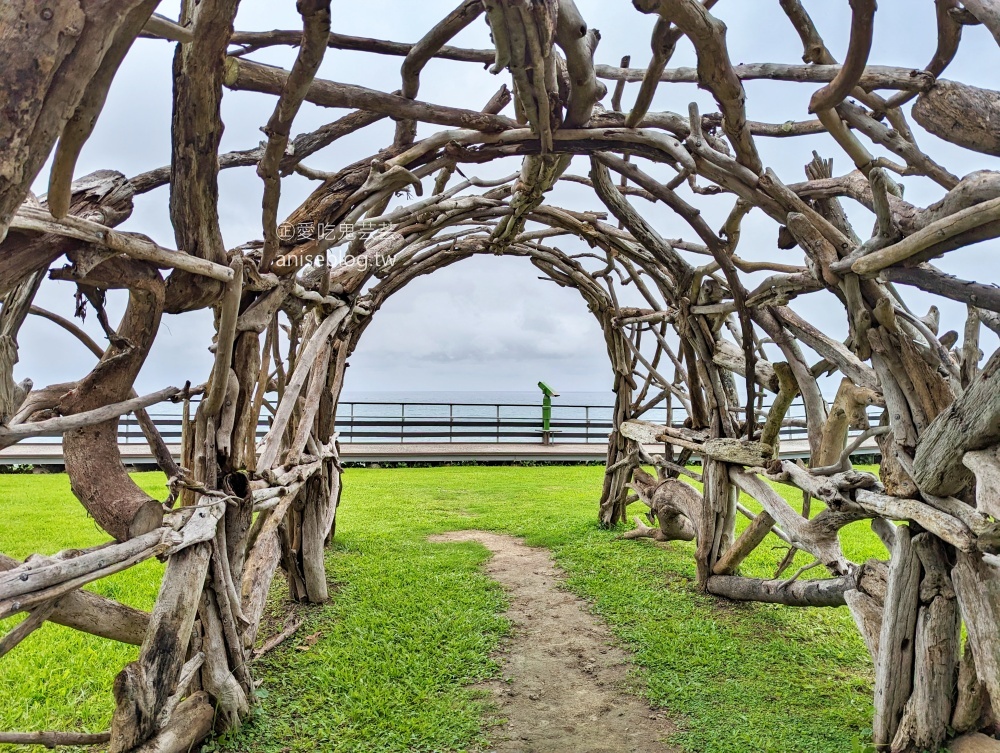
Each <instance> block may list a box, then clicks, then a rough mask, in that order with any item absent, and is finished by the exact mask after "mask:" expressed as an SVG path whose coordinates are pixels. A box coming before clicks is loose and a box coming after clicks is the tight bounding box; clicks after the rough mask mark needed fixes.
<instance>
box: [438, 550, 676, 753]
mask: <svg viewBox="0 0 1000 753" xmlns="http://www.w3.org/2000/svg"><path fill="white" fill-rule="evenodd" d="M429 540H430V541H433V542H441V543H444V542H457V541H476V542H479V543H480V544H482V545H483V546H485V547H486V548H487V549H489V550H490V551H491V552H492V553H493V557H492V558H491V559H490V560H489V562H488V563H487V564H486V567H485V569H486V572H487V574H488V575H489V576H490V577H491V578H493V579H495V580H496V581H497V582H499V583H500V584H501V585H502V586H503V587H504V589H505V590H506V591H507V594H508V597H509V599H510V609H509V610H508V611H507V618H508V619H509V620H510V621H511V623H512V625H513V630H512V634H511V636H510V637H509V638H508V639H507V640H506V641H505V643H504V646H503V649H502V656H501V660H502V663H503V676H502V679H498V680H496V681H493V682H490V683H485V684H484V687H485V688H486V689H488V690H489V691H490V692H492V693H493V695H494V697H495V699H496V703H497V706H498V709H499V715H500V716H502V717H503V718H505V719H506V720H507V721H506V723H505V724H504V725H503V726H502V727H499V728H497V730H496V731H495V732H494V734H493V738H494V744H493V746H492V747H491V748H490V750H491V751H496V752H497V753H676V750H677V749H676V748H672V747H670V746H668V745H666V744H664V743H662V742H660V741H661V740H662V739H663V738H665V737H666V736H667V735H668V734H669V733H670V732H671V731H673V727H672V726H671V725H670V723H669V722H668V721H667V719H666V718H665V716H664V714H663V713H662V712H658V711H653V710H651V709H650V708H649V705H648V704H647V703H645V702H644V701H643V700H642V699H641V698H639V697H638V696H636V695H633V694H631V693H628V692H627V691H626V690H625V686H626V684H627V670H628V666H629V656H628V654H626V653H625V652H624V651H622V650H621V649H619V648H616V647H615V646H614V645H613V644H612V638H611V635H610V633H609V632H608V629H607V628H606V626H605V625H604V624H603V623H602V622H601V621H600V620H598V619H597V618H596V617H594V616H593V615H592V614H590V613H589V612H588V611H587V605H586V602H584V601H583V600H582V599H579V598H577V597H576V596H573V595H572V594H570V593H569V592H567V591H566V590H564V589H562V588H560V583H561V582H562V580H563V578H564V575H563V573H562V571H560V570H559V569H558V568H557V567H556V566H555V564H554V563H553V562H552V559H551V557H550V556H549V553H548V552H547V551H545V550H544V549H535V548H532V547H529V546H525V544H524V543H523V542H521V541H519V540H518V539H515V538H513V537H511V536H502V535H499V534H495V533H488V532H485V531H455V532H451V533H446V534H441V535H437V536H431V537H430V539H429Z"/></svg>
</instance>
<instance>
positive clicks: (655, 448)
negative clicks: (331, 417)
mask: <svg viewBox="0 0 1000 753" xmlns="http://www.w3.org/2000/svg"><path fill="white" fill-rule="evenodd" d="M119 449H120V450H121V453H122V460H123V461H124V462H125V463H126V464H137V465H138V464H142V463H154V462H156V461H155V460H154V459H153V455H152V453H151V452H150V451H149V448H148V447H147V446H146V445H145V444H142V443H139V442H135V443H130V444H121V445H119ZM170 449H171V451H172V452H173V454H174V456H175V457H178V456H179V454H180V446H178V445H171V446H170ZM647 449H648V450H649V451H650V452H653V453H658V452H660V451H661V449H662V448H661V447H660V446H659V445H651V446H648V447H647ZM877 451H878V448H877V446H876V445H875V441H874V440H869V441H868V442H865V443H864V444H863V445H862V446H861V448H860V449H859V450H858V453H860V454H866V453H873V452H877ZM807 453H808V449H807V443H806V440H804V439H792V440H785V441H784V442H782V443H781V457H783V458H801V457H806V455H807ZM606 454H607V447H606V445H604V444H599V443H597V442H593V443H591V444H551V445H543V444H532V443H528V442H523V443H501V444H497V443H494V442H476V443H468V442H454V443H447V442H445V443H430V442H427V443H424V442H408V443H406V444H401V443H395V444H392V443H385V444H353V443H350V444H346V443H345V444H342V445H341V459H342V460H344V461H345V462H348V463H413V462H459V461H471V460H477V461H493V462H515V461H535V462H550V463H558V462H579V461H595V460H603V459H604V458H605V456H606ZM18 463H29V464H31V465H60V464H62V446H61V445H60V444H59V443H58V442H53V443H50V444H28V443H21V444H16V445H14V446H13V447H6V448H4V449H3V450H0V465H14V464H18Z"/></svg>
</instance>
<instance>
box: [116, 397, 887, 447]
mask: <svg viewBox="0 0 1000 753" xmlns="http://www.w3.org/2000/svg"><path fill="white" fill-rule="evenodd" d="M768 407H769V406H764V412H765V413H766V411H767V409H768ZM613 414H614V408H613V407H612V406H609V405H560V404H555V405H553V406H552V422H551V441H552V442H553V443H567V444H590V443H602V442H605V441H607V438H608V434H609V433H610V432H611V429H612V419H613ZM871 417H872V419H873V420H875V421H876V422H877V417H878V414H877V411H876V412H873V413H872V416H871ZM152 418H153V420H154V423H155V424H156V426H157V428H158V429H159V431H160V433H161V434H162V435H163V438H164V439H165V440H166V442H167V443H168V444H179V443H180V438H181V418H180V416H178V415H166V414H152ZM642 418H643V419H644V420H647V421H652V422H654V423H659V424H669V425H671V426H682V425H683V421H684V419H685V418H686V413H685V412H684V410H683V409H682V408H674V409H673V410H671V411H669V412H668V411H667V410H666V409H665V408H663V407H662V406H661V407H658V408H655V409H653V410H650V411H648V412H647V413H646V414H645V415H644V416H642ZM786 419H787V420H790V421H792V422H793V423H797V424H799V425H789V426H786V427H784V428H783V429H782V431H781V437H782V439H801V438H804V437H805V436H806V430H805V428H804V424H805V421H804V419H805V410H804V406H803V405H802V403H801V402H796V403H793V404H792V406H791V408H790V409H789V411H788V413H787V415H786ZM269 420H270V417H269V416H267V415H264V416H262V417H261V420H260V423H259V424H258V426H257V436H258V437H259V438H260V437H263V436H264V435H265V434H266V433H267V430H268V426H269ZM336 428H337V431H338V432H339V435H340V441H341V442H342V443H354V444H379V443H397V444H399V443H404V444H405V443H475V442H482V443H541V442H542V406H541V405H540V404H510V403H431V402H342V403H340V404H339V405H338V407H337V424H336ZM118 436H119V441H120V442H122V443H126V444H131V443H137V442H144V441H145V439H144V437H143V434H142V430H141V429H140V428H139V425H138V423H137V422H136V420H135V417H134V416H132V415H128V416H123V417H122V420H121V421H120V423H119V429H118Z"/></svg>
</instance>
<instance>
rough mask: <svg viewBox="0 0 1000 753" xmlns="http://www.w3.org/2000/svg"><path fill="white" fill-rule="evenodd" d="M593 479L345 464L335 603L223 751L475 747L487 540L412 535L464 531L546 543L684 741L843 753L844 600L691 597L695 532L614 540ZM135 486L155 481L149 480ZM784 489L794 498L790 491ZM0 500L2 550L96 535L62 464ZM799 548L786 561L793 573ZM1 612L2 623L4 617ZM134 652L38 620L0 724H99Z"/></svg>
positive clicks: (857, 538) (103, 586)
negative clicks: (683, 538)
mask: <svg viewBox="0 0 1000 753" xmlns="http://www.w3.org/2000/svg"><path fill="white" fill-rule="evenodd" d="M602 474H603V469H602V468H600V467H594V466H563V467H558V466H547V467H534V468H517V467H447V468H426V469H416V468H413V469H407V468H403V469H380V470H375V469H350V470H348V471H347V473H346V476H345V489H344V498H343V504H342V507H341V509H340V513H339V518H338V527H337V537H336V544H335V546H334V548H333V550H332V551H331V552H330V555H329V556H328V559H327V562H328V573H329V578H330V580H331V582H332V583H333V584H334V585H333V588H332V589H331V592H332V595H333V599H332V601H331V603H330V604H328V605H326V606H323V607H312V608H308V609H306V610H304V611H303V613H304V615H305V616H306V620H307V622H306V624H305V625H304V626H303V627H302V628H301V629H300V630H299V632H298V633H297V634H296V636H295V637H293V638H292V639H291V640H289V641H288V642H287V643H286V644H285V645H284V646H282V647H280V648H278V649H277V650H276V651H274V652H273V653H272V654H270V655H268V656H267V657H265V658H264V659H263V660H262V661H261V662H259V664H258V666H257V668H256V675H257V677H258V678H259V679H260V680H261V681H262V685H261V696H262V705H261V709H260V711H259V712H258V713H257V715H256V716H255V717H254V719H253V720H252V722H251V723H250V724H248V725H247V726H246V727H244V729H243V730H242V731H240V732H239V733H237V734H235V735H230V736H228V739H224V740H220V741H218V743H217V744H218V747H219V748H220V749H223V750H231V751H261V753H264V752H268V753H270V752H273V753H278V752H279V751H313V750H324V751H327V750H329V751H344V752H347V751H351V752H354V751H359V752H367V751H371V752H375V751H386V752H388V751H399V752H400V753H402V752H403V751H407V752H409V751H426V752H428V753H429V752H431V751H463V750H476V749H477V748H479V747H482V745H483V743H484V742H485V740H486V739H487V736H488V735H489V728H488V727H486V726H484V721H483V720H484V719H485V718H487V716H488V708H487V706H486V703H487V702H486V699H485V698H484V697H483V694H482V693H481V692H478V691H476V690H475V689H474V688H473V687H471V685H472V684H473V683H475V682H476V681H478V680H480V679H483V678H487V677H490V676H495V675H496V673H497V672H498V667H497V665H496V663H495V662H494V661H493V660H492V659H491V658H490V654H491V652H492V651H493V650H494V649H495V648H496V646H497V644H498V641H499V640H500V638H501V637H502V636H503V634H504V632H505V631H506V629H507V625H506V623H505V621H504V619H503V616H502V615H503V610H504V596H503V593H502V592H501V591H500V589H499V588H498V586H497V585H496V584H495V583H493V582H492V581H490V580H489V579H488V578H486V577H485V576H484V575H482V573H481V572H480V569H479V568H480V565H481V564H482V563H483V561H484V560H485V559H486V557H487V552H486V550H485V549H484V548H483V547H481V546H479V545H478V544H472V543H462V544H430V543H428V542H427V541H426V537H427V535H429V534H431V533H437V532H443V531H448V530H458V529H467V528H477V529H485V530H493V531H499V532H505V533H511V534H514V535H517V536H522V537H524V538H525V539H526V541H527V543H528V544H531V545H535V546H544V547H546V548H548V549H550V550H551V551H552V553H553V554H554V556H555V558H556V560H557V562H558V563H559V565H560V566H561V567H562V568H564V569H565V570H566V572H567V573H568V576H569V580H568V587H569V588H570V589H571V590H572V591H574V592H575V593H577V594H579V595H581V596H583V597H584V598H585V599H587V600H588V601H589V602H590V603H591V604H592V605H593V608H594V611H595V612H596V613H597V614H599V615H601V616H602V617H603V618H604V619H605V620H606V621H607V622H608V623H609V625H610V626H611V629H612V630H613V632H614V633H615V635H616V636H617V637H618V638H619V639H620V640H621V642H622V643H623V644H624V645H625V646H626V647H627V648H629V649H630V650H631V651H633V652H634V654H635V662H636V672H635V674H636V680H637V682H638V685H639V687H641V688H644V692H645V694H646V696H647V698H648V700H649V701H650V704H651V705H653V706H657V707H662V708H664V709H667V710H668V711H669V713H670V716H671V718H672V719H673V720H674V722H675V723H676V725H677V727H678V733H677V735H676V736H675V737H674V739H673V740H672V742H673V743H674V744H676V745H678V746H679V747H681V748H682V749H684V750H686V751H691V752H692V753H693V752H694V751H698V753H745V751H750V750H753V751H775V752H777V751H781V752H782V753H794V752H796V751H802V752H806V751H808V752H809V753H824V752H826V751H829V752H830V753H834V752H836V753H843V752H844V751H850V750H851V748H852V745H853V741H854V740H855V738H858V737H864V736H865V734H866V732H867V728H868V727H869V725H870V718H871V691H872V688H871V683H872V668H871V662H870V660H869V658H868V654H867V651H866V650H865V647H864V645H863V643H862V641H861V639H860V637H859V636H858V634H857V631H856V629H855V628H854V625H853V622H852V620H851V618H850V615H849V614H848V612H847V610H846V608H839V609H793V608H788V607H780V606H775V605H763V604H735V603H731V602H722V601H720V600H718V599H716V598H714V597H708V596H705V595H703V594H700V593H698V592H697V591H696V589H695V587H694V563H693V559H692V555H693V545H692V544H690V543H677V542H674V543H672V544H670V545H668V546H666V547H663V546H658V545H656V544H654V543H653V542H651V541H638V542H636V541H616V540H615V536H616V532H613V531H611V532H609V531H603V530H601V529H600V528H599V527H598V526H597V525H596V502H597V498H598V495H599V491H600V483H601V479H602ZM138 479H139V481H140V483H141V484H143V485H144V487H146V488H147V489H149V490H150V491H151V492H152V493H159V494H161V496H162V490H163V486H162V476H160V475H159V474H139V476H138ZM779 490H781V491H783V492H784V491H786V489H785V488H782V487H779ZM787 491H789V492H790V493H789V496H788V498H789V500H790V501H792V503H793V504H798V499H799V498H798V493H797V492H794V491H793V490H787ZM744 501H745V502H747V504H748V505H749V506H751V507H753V503H752V502H748V501H747V500H744ZM814 507H815V503H814ZM643 509H644V506H642V505H641V504H639V505H636V506H634V507H633V508H632V510H631V511H632V512H634V513H638V512H640V511H641V510H643ZM0 511H2V513H3V514H2V515H0V551H4V552H7V553H10V554H12V555H14V556H25V555H27V554H29V553H31V552H35V551H40V552H44V553H51V552H54V551H56V550H58V549H60V548H66V547H80V546H88V545H91V544H94V543H98V542H100V541H102V540H104V538H105V537H103V536H102V535H101V533H100V532H99V531H98V530H97V528H96V526H95V525H94V524H93V522H92V521H90V520H89V519H88V518H87V517H86V514H85V513H84V511H83V510H82V508H81V507H80V506H79V505H78V504H77V503H76V502H75V501H74V500H73V498H72V495H71V494H70V491H69V486H68V482H67V480H66V477H65V476H61V475H54V476H0ZM815 511H818V509H815V510H814V512H815ZM743 525H744V522H743V521H742V520H741V522H740V529H742V527H743ZM842 540H843V544H844V548H845V551H846V553H847V555H848V556H849V557H851V558H852V559H854V560H855V561H863V560H864V559H866V558H868V557H871V556H878V557H882V558H885V557H886V552H885V550H884V548H883V547H882V545H881V543H880V542H879V540H878V539H877V538H876V537H875V536H874V535H873V534H872V533H871V531H870V530H869V529H868V527H867V526H866V525H865V524H864V523H856V524H853V525H851V526H849V527H848V528H846V529H844V531H843V532H842ZM782 547H783V545H782V542H780V541H779V540H777V539H776V538H775V537H773V536H771V537H769V538H768V539H767V540H766V541H765V542H764V544H763V545H762V546H761V547H760V548H758V550H757V551H756V552H755V553H754V554H753V555H752V556H751V557H750V558H749V559H748V560H747V561H746V563H745V564H744V566H743V570H742V572H743V574H744V575H751V576H759V577H770V576H771V575H772V574H773V571H774V568H775V566H776V565H777V563H778V561H779V560H780V559H781V557H782V556H783V554H784V549H783V548H782ZM808 561H809V558H808V557H807V556H806V555H803V554H800V555H799V556H798V558H797V560H796V563H795V565H794V566H796V567H797V566H798V565H801V564H805V563H807V562H808ZM161 572H162V568H161V566H160V565H159V564H158V563H155V562H152V563H145V564H144V565H143V566H141V567H139V568H135V569H133V570H131V571H127V572H124V573H121V574H119V575H117V576H114V577H113V578H108V579H107V580H104V581H101V582H99V583H98V584H95V586H94V589H95V590H96V591H98V592H99V593H102V594H106V595H108V596H112V597H114V598H117V599H120V600H122V601H124V602H125V603H128V604H131V605H133V606H137V607H142V608H149V606H150V605H151V604H152V602H153V600H154V599H155V595H156V588H157V582H158V579H159V576H160V573H161ZM821 575H822V572H821V571H820V570H813V571H810V572H809V573H807V574H806V576H804V577H819V576H821ZM282 592H283V589H282V587H281V585H280V584H278V585H277V586H276V588H275V591H274V593H273V594H272V605H271V607H270V608H271V613H272V617H273V619H275V620H277V621H280V620H281V619H283V614H284V611H285V610H286V609H287V605H286V604H285V603H284V601H283V593H282ZM15 623H16V618H15V619H11V620H7V621H5V622H4V623H0V632H4V631H6V630H8V629H10V628H11V627H13V624H15ZM135 653H136V649H135V648H133V647H127V646H119V645H117V644H111V643H108V642H105V641H102V640H101V639H99V638H91V637H88V636H84V635H82V634H77V633H75V632H73V631H71V630H68V629H65V628H62V627H59V626H55V625H46V626H45V627H44V628H43V629H42V630H40V631H38V632H37V633H35V634H34V635H32V636H31V637H30V638H28V639H27V641H25V643H24V644H22V645H21V646H20V647H18V649H16V650H15V651H14V652H12V653H11V654H10V655H8V656H7V657H4V658H3V659H2V660H0V668H2V669H0V729H5V730H32V729H77V730H94V731H96V730H101V729H106V728H107V725H108V722H109V719H110V714H111V710H112V702H111V695H110V688H111V684H112V681H113V679H114V676H115V674H116V673H117V671H118V670H119V669H120V668H121V666H122V665H123V664H124V663H126V662H127V661H129V660H131V659H132V658H133V657H134V656H135Z"/></svg>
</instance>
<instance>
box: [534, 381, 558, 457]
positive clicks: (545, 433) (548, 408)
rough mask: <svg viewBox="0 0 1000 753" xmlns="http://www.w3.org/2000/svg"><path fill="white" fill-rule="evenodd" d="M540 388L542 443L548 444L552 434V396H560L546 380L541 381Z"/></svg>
mask: <svg viewBox="0 0 1000 753" xmlns="http://www.w3.org/2000/svg"><path fill="white" fill-rule="evenodd" d="M538 389H540V390H541V391H542V443H543V444H548V443H549V440H550V439H551V436H552V435H551V432H552V398H554V397H559V393H558V392H556V391H555V390H554V389H552V388H551V387H549V385H547V384H546V383H545V382H539V383H538Z"/></svg>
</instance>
